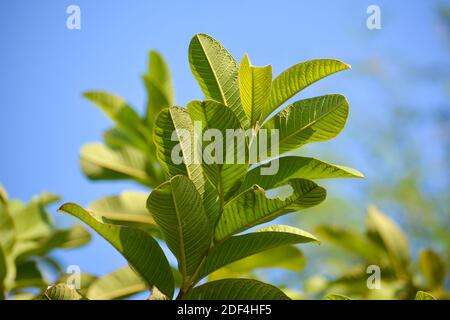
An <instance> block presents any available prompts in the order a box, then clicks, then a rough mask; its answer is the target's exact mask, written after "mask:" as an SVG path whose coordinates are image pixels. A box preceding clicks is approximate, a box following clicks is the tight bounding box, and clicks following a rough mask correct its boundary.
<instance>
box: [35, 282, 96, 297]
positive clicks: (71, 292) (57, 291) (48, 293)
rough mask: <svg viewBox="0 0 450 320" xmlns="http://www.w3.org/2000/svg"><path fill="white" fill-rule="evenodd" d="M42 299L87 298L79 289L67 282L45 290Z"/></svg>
mask: <svg viewBox="0 0 450 320" xmlns="http://www.w3.org/2000/svg"><path fill="white" fill-rule="evenodd" d="M41 299H42V300H87V299H86V298H85V297H84V296H82V295H81V294H80V293H79V292H78V291H77V290H75V289H72V288H70V287H69V286H67V285H66V284H57V285H54V286H51V287H49V288H48V289H47V290H45V291H44V293H43V294H42V297H41Z"/></svg>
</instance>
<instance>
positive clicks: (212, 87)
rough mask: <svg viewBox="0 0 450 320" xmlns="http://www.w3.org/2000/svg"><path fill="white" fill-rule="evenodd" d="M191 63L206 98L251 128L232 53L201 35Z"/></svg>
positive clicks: (196, 39) (191, 53)
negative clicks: (230, 111) (217, 103)
mask: <svg viewBox="0 0 450 320" xmlns="http://www.w3.org/2000/svg"><path fill="white" fill-rule="evenodd" d="M189 63H190V66H191V70H192V73H193V75H194V77H195V78H196V79H197V81H198V83H199V85H200V88H201V89H202V91H203V94H204V95H205V97H206V99H212V100H216V101H218V102H221V103H223V104H224V105H226V106H227V107H229V108H230V109H231V110H232V111H233V112H234V114H235V115H236V117H237V118H238V119H239V121H240V122H241V124H242V126H243V127H244V128H248V126H249V121H248V119H247V117H246V116H245V113H244V109H243V108H242V104H241V101H240V96H239V81H238V71H239V66H238V63H237V62H236V60H234V58H233V57H232V56H231V55H230V53H229V52H228V51H227V50H226V49H225V48H224V47H223V46H222V45H221V44H220V43H219V42H218V41H217V40H215V39H213V38H212V37H211V36H209V35H206V34H202V33H199V34H197V35H195V36H194V37H193V38H192V40H191V43H190V44H189Z"/></svg>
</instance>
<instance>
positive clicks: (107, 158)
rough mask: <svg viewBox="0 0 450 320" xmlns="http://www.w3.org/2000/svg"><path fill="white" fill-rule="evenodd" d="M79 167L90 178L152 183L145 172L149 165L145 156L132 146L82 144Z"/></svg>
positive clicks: (149, 184)
mask: <svg viewBox="0 0 450 320" xmlns="http://www.w3.org/2000/svg"><path fill="white" fill-rule="evenodd" d="M80 157H81V158H80V164H81V169H82V170H83V172H84V174H85V175H86V176H87V177H88V178H89V179H92V180H118V179H131V180H136V181H137V182H139V183H142V184H144V185H147V186H152V185H154V181H153V179H152V177H151V176H149V175H148V174H147V169H148V167H149V166H150V164H149V163H148V160H147V158H146V156H145V155H144V154H143V153H142V152H141V151H139V150H138V149H135V148H133V147H123V148H121V149H110V148H108V147H107V146H105V145H103V144H101V143H90V144H86V145H84V146H83V148H82V149H81V156H80Z"/></svg>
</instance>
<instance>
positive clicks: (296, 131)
mask: <svg viewBox="0 0 450 320" xmlns="http://www.w3.org/2000/svg"><path fill="white" fill-rule="evenodd" d="M324 103H325V101H323V102H322V106H321V107H323V104H324ZM344 103H345V100H344V102H342V103H340V104H339V105H337V106H336V107H335V108H332V109H331V110H329V111H327V112H326V113H324V114H322V115H321V116H320V117H319V118H318V119H316V120H314V121H312V122H309V123H308V124H307V125H305V126H303V127H302V128H300V129H299V130H295V131H294V132H293V133H291V134H289V135H287V136H285V137H284V138H283V139H281V140H280V144H281V142H284V141H286V140H289V139H290V138H292V137H293V136H295V135H297V134H299V133H300V132H302V131H304V130H306V129H307V128H309V127H311V126H313V125H314V124H316V123H317V122H318V121H320V120H322V119H323V118H326V117H327V116H329V115H330V113H332V112H334V111H336V110H337V109H339V108H341V107H342V106H343V105H344ZM277 116H278V117H280V115H277Z"/></svg>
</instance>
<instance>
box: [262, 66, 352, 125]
mask: <svg viewBox="0 0 450 320" xmlns="http://www.w3.org/2000/svg"><path fill="white" fill-rule="evenodd" d="M349 68H350V66H349V65H348V64H345V63H343V62H341V61H338V60H334V59H317V60H309V61H305V62H301V63H298V64H296V65H293V66H292V67H290V68H288V69H286V70H285V71H283V72H282V73H281V74H280V75H279V76H278V77H276V78H275V79H274V80H273V83H272V88H271V91H270V97H269V100H268V101H267V103H266V106H265V108H264V113H263V119H265V118H267V117H268V116H269V115H270V114H271V113H272V112H273V111H275V110H276V109H277V108H278V107H279V106H281V105H282V104H283V103H284V102H286V101H287V100H288V99H289V98H291V97H292V96H294V95H295V94H297V93H298V92H300V91H301V90H303V89H304V88H306V87H308V86H309V85H311V84H313V83H314V82H316V81H318V80H320V79H322V78H325V77H326V76H329V75H331V74H333V73H336V72H339V71H342V70H346V69H349Z"/></svg>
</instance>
